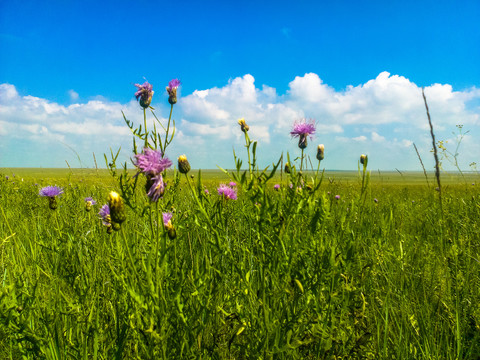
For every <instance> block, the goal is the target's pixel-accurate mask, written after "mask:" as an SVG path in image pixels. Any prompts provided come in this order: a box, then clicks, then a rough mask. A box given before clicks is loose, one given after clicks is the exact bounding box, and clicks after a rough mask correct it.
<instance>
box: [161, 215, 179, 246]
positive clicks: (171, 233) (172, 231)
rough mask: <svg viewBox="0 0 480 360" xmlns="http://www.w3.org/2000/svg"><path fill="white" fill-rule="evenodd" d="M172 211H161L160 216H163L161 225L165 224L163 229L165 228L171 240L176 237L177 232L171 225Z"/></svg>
mask: <svg viewBox="0 0 480 360" xmlns="http://www.w3.org/2000/svg"><path fill="white" fill-rule="evenodd" d="M172 217H173V215H172V213H169V212H167V213H162V218H163V226H165V230H167V234H168V237H169V238H170V240H173V239H175V238H176V237H177V232H176V231H175V228H174V227H173V225H172Z"/></svg>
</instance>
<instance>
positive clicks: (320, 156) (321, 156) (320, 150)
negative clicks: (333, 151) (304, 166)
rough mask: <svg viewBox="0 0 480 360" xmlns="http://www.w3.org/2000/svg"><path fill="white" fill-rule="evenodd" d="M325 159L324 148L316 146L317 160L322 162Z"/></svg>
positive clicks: (321, 145)
mask: <svg viewBox="0 0 480 360" xmlns="http://www.w3.org/2000/svg"><path fill="white" fill-rule="evenodd" d="M324 158H325V146H324V145H323V144H320V145H318V146H317V160H318V161H322V160H323V159H324Z"/></svg>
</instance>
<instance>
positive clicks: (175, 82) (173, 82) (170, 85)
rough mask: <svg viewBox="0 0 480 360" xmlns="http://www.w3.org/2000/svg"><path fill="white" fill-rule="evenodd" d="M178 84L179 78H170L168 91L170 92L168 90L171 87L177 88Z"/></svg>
mask: <svg viewBox="0 0 480 360" xmlns="http://www.w3.org/2000/svg"><path fill="white" fill-rule="evenodd" d="M179 86H180V80H178V79H173V80H170V82H169V83H168V87H167V91H168V93H169V94H170V92H171V91H172V90H173V89H177V88H178V87H179Z"/></svg>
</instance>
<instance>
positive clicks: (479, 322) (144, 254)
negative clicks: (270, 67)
mask: <svg viewBox="0 0 480 360" xmlns="http://www.w3.org/2000/svg"><path fill="white" fill-rule="evenodd" d="M12 172H13V173H15V178H13V177H12ZM0 173H1V174H2V177H1V179H0V207H1V208H0V212H1V213H0V219H1V220H0V281H1V284H0V358H1V359H21V358H26V359H159V358H171V359H180V358H217V359H244V358H255V359H270V358H288V359H290V358H294V359H309V358H310V359H334V358H336V359H339V358H342V359H345V358H367V359H477V358H478V354H479V353H480V345H479V344H480V307H479V305H478V304H480V264H479V261H480V240H479V239H480V226H479V222H478V219H480V184H479V185H472V183H476V184H478V179H479V178H478V176H474V175H470V174H469V175H468V181H467V182H465V181H464V180H463V179H462V178H461V177H458V176H454V174H452V175H447V174H442V176H443V178H442V180H443V184H444V188H443V189H442V197H443V212H442V211H441V209H440V206H439V201H438V200H439V199H438V195H439V193H438V192H437V191H435V190H434V186H435V185H433V176H432V174H429V181H430V186H427V184H426V181H425V177H424V174H423V173H404V174H403V175H401V174H399V173H398V172H395V173H392V172H390V173H386V172H385V173H383V172H380V173H379V172H375V171H372V173H371V176H370V183H369V184H368V186H366V190H364V192H363V193H362V190H361V184H362V181H361V177H359V174H358V173H357V172H326V173H325V175H324V178H323V182H322V184H321V185H320V187H319V188H318V189H317V190H316V191H313V190H308V189H307V188H306V187H304V188H303V190H302V191H294V190H290V189H289V187H288V182H289V181H292V182H295V181H297V180H298V179H297V178H296V177H294V176H292V177H291V178H287V177H286V175H285V174H283V176H282V185H283V187H282V190H281V191H279V192H276V191H273V184H275V183H277V182H280V177H279V175H278V174H277V175H275V177H274V178H273V179H270V180H269V181H267V182H264V181H261V182H260V181H258V179H257V178H256V180H255V181H254V182H253V183H249V182H248V181H244V182H242V183H240V182H238V181H237V182H238V183H239V191H238V193H239V199H238V200H236V201H224V200H221V199H219V198H218V195H216V193H215V188H216V186H217V185H218V184H219V183H220V182H225V181H229V178H228V177H226V175H224V174H223V173H221V172H219V171H202V176H201V181H202V183H198V181H199V180H200V179H199V178H200V177H199V175H198V174H197V173H196V172H193V171H192V173H194V179H193V180H192V179H190V178H189V177H188V178H187V177H180V178H179V182H178V183H177V182H176V181H175V180H174V179H175V174H174V173H173V172H169V173H168V174H167V175H166V180H167V182H168V185H169V187H168V188H167V192H166V194H165V197H164V198H163V199H162V200H160V201H159V202H158V203H156V204H150V203H149V202H148V199H147V198H146V195H145V190H144V186H143V184H144V181H145V180H144V179H143V177H142V178H141V179H140V180H139V181H140V182H143V183H141V184H139V186H138V187H137V189H136V192H135V194H136V195H135V196H134V197H132V198H131V199H130V200H131V202H132V205H133V206H134V208H128V209H127V221H126V222H125V223H124V224H122V226H121V230H120V231H115V232H113V234H110V235H109V234H107V232H106V227H105V226H103V225H102V223H101V221H100V220H99V219H98V217H97V215H96V213H97V212H98V210H99V207H100V206H101V205H102V204H103V203H105V202H106V199H107V195H108V192H109V191H110V190H112V189H115V190H117V191H118V190H119V188H118V185H117V184H118V183H117V182H115V181H113V180H112V177H111V176H110V175H109V173H108V172H107V171H106V170H99V171H98V172H97V171H96V170H88V169H83V170H78V169H72V170H63V169H62V170H60V169H58V170H57V169H45V170H43V169H2V170H1V171H0ZM5 175H9V176H10V179H9V180H8V181H7V180H5ZM177 175H178V173H177ZM189 175H190V174H189ZM309 175H311V174H309V173H305V174H304V177H305V179H306V181H307V183H308V182H309V181H310V180H309ZM22 178H23V181H21V179H22ZM187 181H190V184H191V185H192V187H190V186H189V185H188V184H187ZM35 183H38V184H39V185H35ZM54 184H57V185H60V186H63V187H64V191H65V193H64V194H63V195H62V196H61V197H60V198H59V199H58V204H59V207H58V209H57V210H55V211H52V210H50V209H49V208H48V201H47V200H46V199H45V198H41V197H39V196H38V191H39V188H40V187H41V186H46V185H54ZM249 184H250V185H251V186H250V185H249ZM203 186H206V187H207V188H208V189H209V190H210V195H209V196H205V195H202V194H203ZM192 191H193V192H192ZM335 195H340V199H338V200H337V199H336V198H335ZM87 196H92V197H93V198H94V199H96V200H97V201H98V202H99V204H98V205H97V206H95V207H94V209H93V210H92V211H91V212H87V211H85V204H84V200H83V199H84V198H85V197H87ZM375 199H377V201H378V202H376V201H375ZM172 209H173V210H172ZM171 210H172V211H173V212H174V216H173V219H172V221H173V225H174V226H175V230H176V238H175V239H170V237H169V236H168V234H167V232H166V231H165V229H164V228H163V226H162V221H161V212H164V211H171Z"/></svg>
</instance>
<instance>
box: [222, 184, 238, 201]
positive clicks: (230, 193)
mask: <svg viewBox="0 0 480 360" xmlns="http://www.w3.org/2000/svg"><path fill="white" fill-rule="evenodd" d="M217 191H218V195H222V197H223V198H224V199H231V200H237V191H236V190H235V189H232V188H231V187H228V186H227V185H225V184H220V186H219V188H218V189H217Z"/></svg>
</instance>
